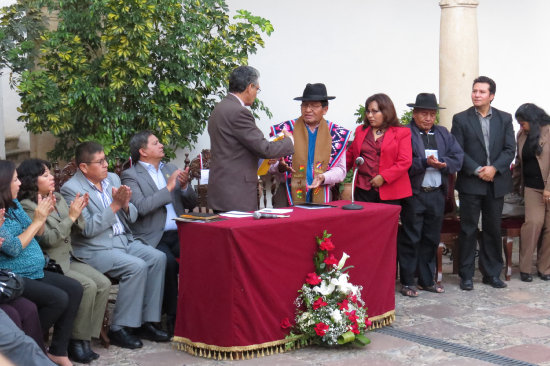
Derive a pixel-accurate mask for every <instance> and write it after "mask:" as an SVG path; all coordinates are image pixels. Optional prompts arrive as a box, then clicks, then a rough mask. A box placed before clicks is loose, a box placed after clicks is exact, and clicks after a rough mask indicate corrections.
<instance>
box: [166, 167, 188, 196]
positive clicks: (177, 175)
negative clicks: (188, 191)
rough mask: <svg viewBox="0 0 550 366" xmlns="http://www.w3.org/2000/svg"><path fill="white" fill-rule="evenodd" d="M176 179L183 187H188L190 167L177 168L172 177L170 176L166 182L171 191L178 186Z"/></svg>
mask: <svg viewBox="0 0 550 366" xmlns="http://www.w3.org/2000/svg"><path fill="white" fill-rule="evenodd" d="M176 181H178V182H179V183H180V187H181V189H185V188H187V184H188V183H189V167H187V168H185V170H181V169H176V170H175V171H174V172H173V173H172V175H171V176H170V178H168V182H166V188H167V189H168V191H169V192H172V191H173V190H174V188H176Z"/></svg>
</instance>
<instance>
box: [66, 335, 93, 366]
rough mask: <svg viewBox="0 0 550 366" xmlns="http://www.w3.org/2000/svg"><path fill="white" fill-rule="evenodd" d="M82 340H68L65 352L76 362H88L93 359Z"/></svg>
mask: <svg viewBox="0 0 550 366" xmlns="http://www.w3.org/2000/svg"><path fill="white" fill-rule="evenodd" d="M83 342H84V341H81V340H78V339H71V340H70V341H69V347H68V348H67V353H68V355H69V358H70V359H71V361H74V362H78V363H90V362H92V361H93V358H92V355H91V354H89V353H88V352H86V350H85V348H84V343H83Z"/></svg>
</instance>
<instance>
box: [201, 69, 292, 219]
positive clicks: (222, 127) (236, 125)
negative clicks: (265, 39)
mask: <svg viewBox="0 0 550 366" xmlns="http://www.w3.org/2000/svg"><path fill="white" fill-rule="evenodd" d="M258 78H259V73H258V70H256V69H255V68H253V67H251V66H239V67H237V68H236V69H235V70H233V72H231V75H230V76H229V94H228V95H227V96H226V97H225V98H224V99H223V100H222V101H221V102H219V103H218V104H217V105H216V107H215V108H214V110H213V111H212V114H211V115H210V119H209V120H208V134H209V135H210V152H211V154H212V157H211V160H210V174H209V180H208V206H209V207H210V208H212V209H213V210H214V211H230V210H240V211H253V210H255V209H257V199H256V197H257V195H256V192H257V186H258V174H257V170H258V160H259V158H264V159H271V158H280V157H282V156H286V155H290V154H292V153H294V142H293V140H292V136H291V134H290V133H289V132H288V131H284V132H283V133H284V134H285V137H287V138H284V139H282V140H279V141H272V142H270V141H267V140H266V139H265V138H264V135H263V133H262V132H261V131H260V129H259V128H258V127H257V126H256V123H255V121H254V116H253V115H252V113H251V112H250V110H249V109H248V108H246V106H251V105H252V103H253V102H254V100H256V95H257V93H258V91H259V90H260V84H259V81H258Z"/></svg>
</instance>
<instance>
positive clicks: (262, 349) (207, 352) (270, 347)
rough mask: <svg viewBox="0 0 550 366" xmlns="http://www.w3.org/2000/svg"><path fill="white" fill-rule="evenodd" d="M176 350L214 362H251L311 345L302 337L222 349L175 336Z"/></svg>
mask: <svg viewBox="0 0 550 366" xmlns="http://www.w3.org/2000/svg"><path fill="white" fill-rule="evenodd" d="M172 345H173V347H174V348H176V349H178V350H180V351H184V352H187V353H189V354H191V355H193V356H198V357H204V358H211V359H214V360H220V361H221V360H231V361H233V360H250V359H253V358H255V357H256V358H259V357H265V356H269V355H274V354H279V353H283V352H286V351H290V350H293V349H299V348H301V347H302V346H307V345H309V341H308V340H306V339H305V338H304V336H302V335H298V336H295V337H292V338H285V339H281V340H278V341H272V342H266V343H261V344H252V345H250V346H234V347H220V346H214V345H210V344H206V343H200V342H192V341H191V340H190V339H188V338H185V337H177V336H175V337H174V338H173V339H172Z"/></svg>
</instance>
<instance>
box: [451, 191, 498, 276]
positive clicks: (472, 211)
mask: <svg viewBox="0 0 550 366" xmlns="http://www.w3.org/2000/svg"><path fill="white" fill-rule="evenodd" d="M459 199H460V234H459V236H458V240H459V243H460V269H459V275H460V278H462V279H464V280H470V279H472V277H473V276H474V270H475V249H476V242H477V228H478V223H479V215H480V213H481V215H482V216H481V229H482V236H481V242H480V243H479V269H480V271H481V274H482V275H483V276H489V277H499V276H500V273H501V272H502V267H503V265H504V261H503V260H502V236H501V229H500V224H501V216H502V207H503V205H504V197H498V198H497V197H495V196H494V192H493V187H492V185H490V186H489V189H488V191H487V194H486V195H475V194H465V193H459Z"/></svg>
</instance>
